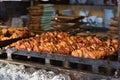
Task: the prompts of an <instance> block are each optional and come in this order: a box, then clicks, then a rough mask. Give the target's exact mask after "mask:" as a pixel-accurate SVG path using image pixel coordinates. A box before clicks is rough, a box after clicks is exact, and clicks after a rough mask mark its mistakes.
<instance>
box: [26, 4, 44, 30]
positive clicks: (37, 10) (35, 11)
mask: <svg viewBox="0 0 120 80" xmlns="http://www.w3.org/2000/svg"><path fill="white" fill-rule="evenodd" d="M28 11H29V24H28V28H29V29H32V30H41V27H40V15H41V14H42V12H41V11H42V6H32V7H29V8H28Z"/></svg>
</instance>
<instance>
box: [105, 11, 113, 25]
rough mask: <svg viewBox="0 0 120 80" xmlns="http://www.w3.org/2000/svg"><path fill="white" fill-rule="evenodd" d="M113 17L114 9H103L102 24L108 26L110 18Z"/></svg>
mask: <svg viewBox="0 0 120 80" xmlns="http://www.w3.org/2000/svg"><path fill="white" fill-rule="evenodd" d="M113 17H114V10H113V9H104V25H105V26H109V25H110V24H111V23H110V20H111V19H112V18H113Z"/></svg>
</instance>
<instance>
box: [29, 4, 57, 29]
mask: <svg viewBox="0 0 120 80" xmlns="http://www.w3.org/2000/svg"><path fill="white" fill-rule="evenodd" d="M28 10H29V26H28V27H29V29H32V30H51V29H52V27H51V26H52V22H51V20H52V19H53V17H52V16H54V15H55V14H56V10H55V9H54V5H52V4H41V5H36V6H32V7H29V8H28Z"/></svg>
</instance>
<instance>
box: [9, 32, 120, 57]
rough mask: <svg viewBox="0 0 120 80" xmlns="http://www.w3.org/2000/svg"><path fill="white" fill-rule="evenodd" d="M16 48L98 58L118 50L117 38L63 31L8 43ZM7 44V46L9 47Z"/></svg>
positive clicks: (45, 33)
mask: <svg viewBox="0 0 120 80" xmlns="http://www.w3.org/2000/svg"><path fill="white" fill-rule="evenodd" d="M10 46H11V47H14V48H16V49H22V50H23V49H24V50H28V51H36V52H49V53H54V54H56V53H59V54H63V55H72V56H75V57H82V58H92V59H100V58H103V57H105V56H109V55H113V54H115V53H116V52H117V50H118V39H106V40H104V41H103V40H101V39H99V38H97V37H95V36H94V37H92V36H86V37H81V36H71V35H70V34H67V33H65V32H57V31H55V32H44V33H42V34H40V35H36V36H35V37H32V38H29V39H23V40H20V41H17V42H16V43H13V44H11V45H10ZM10 46H9V47H10Z"/></svg>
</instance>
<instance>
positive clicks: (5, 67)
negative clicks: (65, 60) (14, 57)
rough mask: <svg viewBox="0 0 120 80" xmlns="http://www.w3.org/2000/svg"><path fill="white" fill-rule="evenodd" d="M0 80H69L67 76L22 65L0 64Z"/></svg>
mask: <svg viewBox="0 0 120 80" xmlns="http://www.w3.org/2000/svg"><path fill="white" fill-rule="evenodd" d="M0 80H71V79H70V77H69V76H68V75H65V74H56V73H55V72H53V71H46V70H43V69H35V68H26V67H25V66H24V65H15V64H10V63H0Z"/></svg>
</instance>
